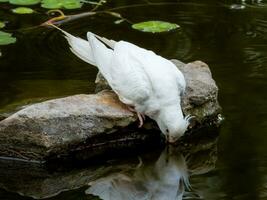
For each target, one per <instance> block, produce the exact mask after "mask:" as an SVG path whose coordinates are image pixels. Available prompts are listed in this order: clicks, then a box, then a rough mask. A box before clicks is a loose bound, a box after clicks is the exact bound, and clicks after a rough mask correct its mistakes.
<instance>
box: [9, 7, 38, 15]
mask: <svg viewBox="0 0 267 200" xmlns="http://www.w3.org/2000/svg"><path fill="white" fill-rule="evenodd" d="M12 12H13V13H16V14H31V13H33V12H34V10H33V9H31V8H27V7H18V8H15V9H12Z"/></svg>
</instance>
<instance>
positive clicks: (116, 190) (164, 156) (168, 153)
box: [86, 146, 189, 200]
mask: <svg viewBox="0 0 267 200" xmlns="http://www.w3.org/2000/svg"><path fill="white" fill-rule="evenodd" d="M188 187H189V181H188V173H187V166H186V162H185V158H184V157H183V155H182V154H180V153H179V152H177V151H176V150H175V148H174V147H171V146H170V147H168V148H165V150H164V151H163V152H162V153H161V155H160V157H159V158H158V160H157V161H156V163H154V162H153V163H151V164H143V163H142V162H140V164H139V165H138V166H137V167H136V168H135V169H134V170H132V171H128V172H119V173H113V174H111V175H109V176H107V177H104V178H100V179H97V180H95V181H93V182H91V183H90V188H89V189H87V190H86V193H87V194H92V195H95V196H98V197H100V198H101V199H104V200H125V199H128V200H135V199H136V200H137V199H138V200H145V199H146V200H182V198H183V194H184V192H185V189H186V188H188Z"/></svg>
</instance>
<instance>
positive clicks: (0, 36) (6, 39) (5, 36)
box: [0, 31, 16, 45]
mask: <svg viewBox="0 0 267 200" xmlns="http://www.w3.org/2000/svg"><path fill="white" fill-rule="evenodd" d="M15 42H16V38H15V37H12V34H10V33H6V32H3V31H0V45H8V44H12V43H15Z"/></svg>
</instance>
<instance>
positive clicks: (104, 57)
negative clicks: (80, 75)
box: [49, 24, 116, 82]
mask: <svg viewBox="0 0 267 200" xmlns="http://www.w3.org/2000/svg"><path fill="white" fill-rule="evenodd" d="M49 25H51V26H53V27H54V28H56V29H58V30H60V31H61V32H62V33H63V34H64V35H65V38H66V39H67V41H68V43H69V45H70V49H71V51H72V52H73V53H74V54H75V55H76V56H77V57H79V58H80V59H82V60H83V61H85V62H87V63H89V64H91V65H94V66H97V68H98V69H99V71H100V72H101V73H102V75H103V76H104V77H105V79H106V80H107V81H108V82H110V80H111V77H110V63H111V58H112V55H113V48H114V46H115V44H116V41H114V40H108V39H106V38H104V37H100V36H98V35H96V34H94V33H91V32H88V33H87V39H88V41H87V40H84V39H81V38H78V37H75V36H73V35H71V34H70V33H68V32H66V31H64V30H62V29H61V28H59V27H57V26H55V25H53V24H49ZM108 47H110V48H108Z"/></svg>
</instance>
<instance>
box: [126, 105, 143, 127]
mask: <svg viewBox="0 0 267 200" xmlns="http://www.w3.org/2000/svg"><path fill="white" fill-rule="evenodd" d="M127 107H128V109H129V110H130V111H131V112H135V113H136V114H137V117H138V119H139V125H138V128H141V127H142V126H143V125H144V120H145V118H146V117H145V115H144V114H142V113H140V112H137V111H136V110H135V109H134V108H133V107H131V106H127Z"/></svg>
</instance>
